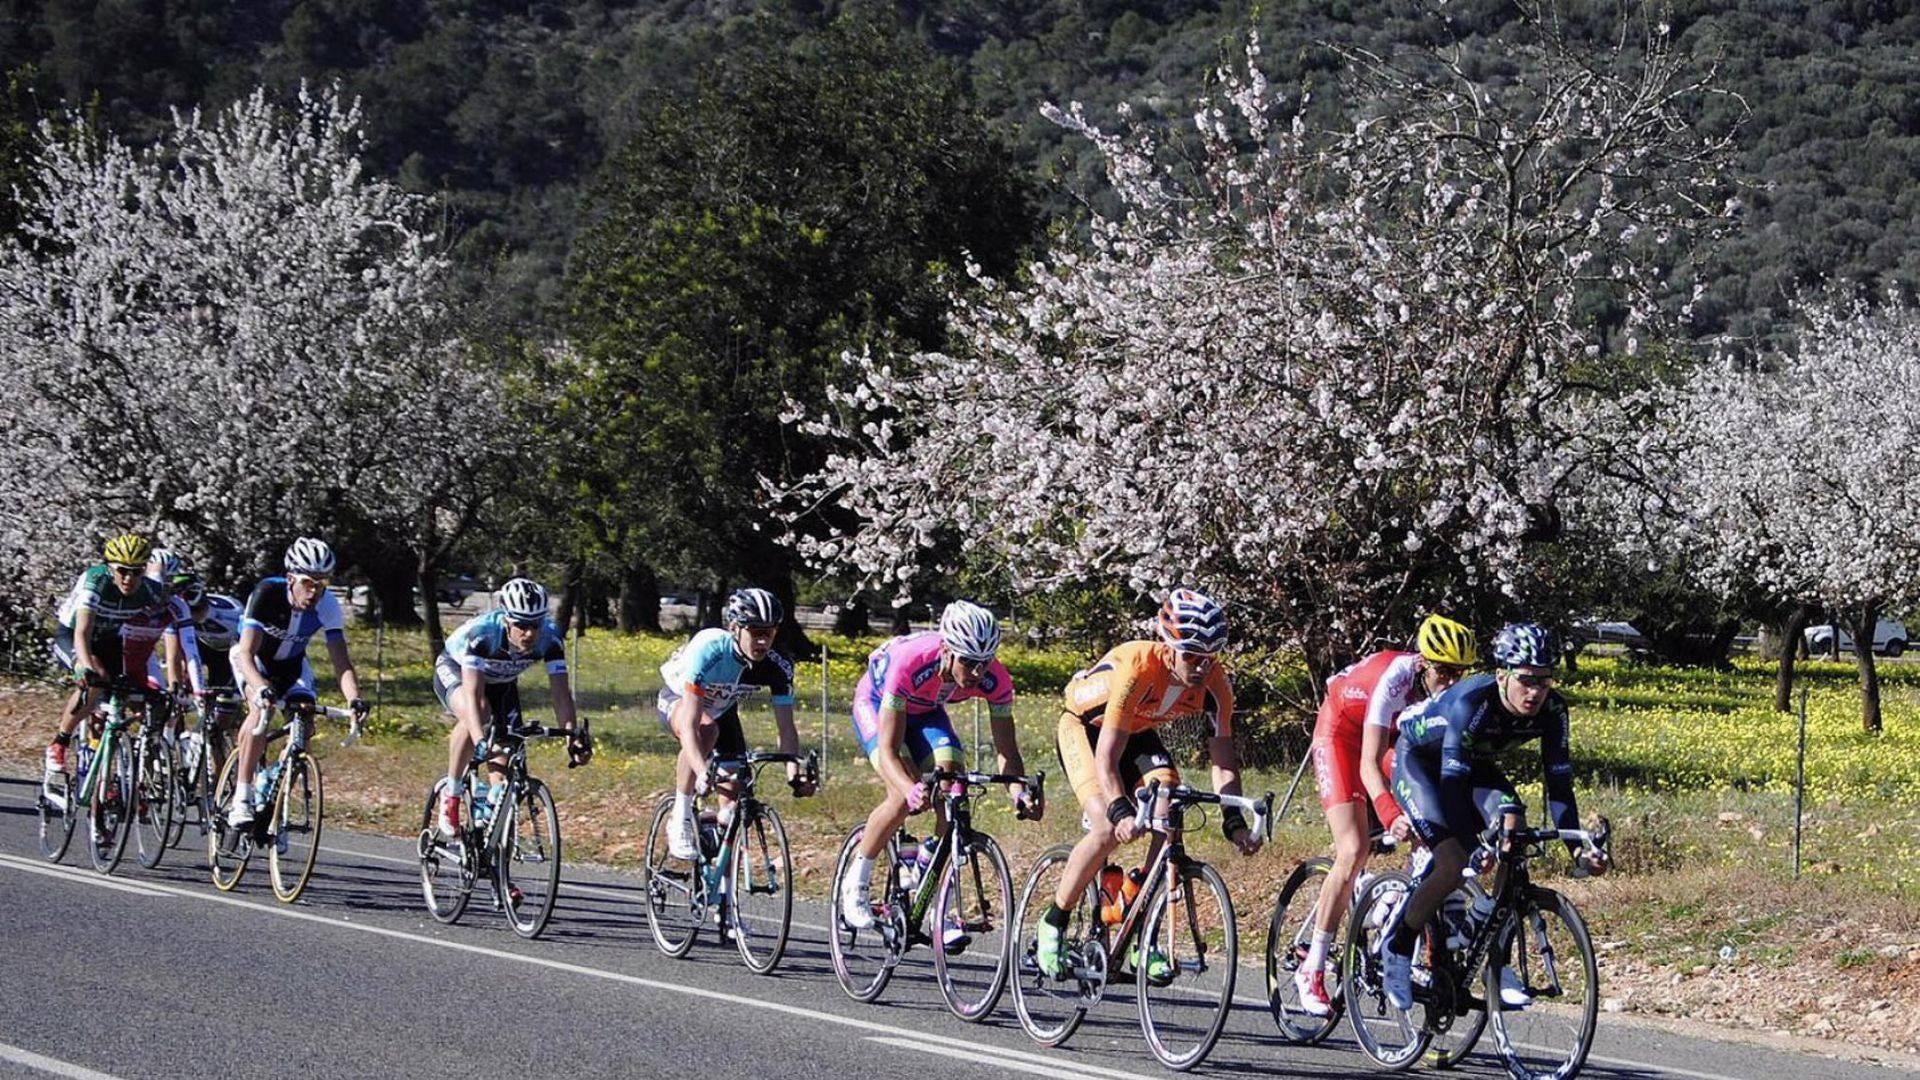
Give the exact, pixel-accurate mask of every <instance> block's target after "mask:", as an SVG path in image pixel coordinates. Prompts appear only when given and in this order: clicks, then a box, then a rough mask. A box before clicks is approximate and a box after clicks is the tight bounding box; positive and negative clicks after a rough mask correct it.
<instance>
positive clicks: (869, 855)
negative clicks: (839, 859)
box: [840, 600, 1043, 948]
mask: <svg viewBox="0 0 1920 1080" xmlns="http://www.w3.org/2000/svg"><path fill="white" fill-rule="evenodd" d="M999 648H1000V627H999V625H998V623H996V622H995V621H994V618H993V613H992V612H990V611H988V610H987V609H986V608H983V607H981V606H979V605H978V604H971V603H968V602H967V601H965V600H956V601H954V602H953V603H951V604H948V605H947V608H946V611H944V612H943V613H941V616H940V629H939V630H938V631H932V630H929V631H925V632H922V633H918V634H906V635H903V636H901V637H896V638H893V639H892V640H890V641H888V642H886V643H885V644H883V645H881V646H880V647H879V648H877V649H875V650H874V651H873V655H871V656H870V657H868V658H867V671H866V673H865V674H864V675H862V676H861V677H860V684H859V685H858V686H857V687H855V688H854V692H853V730H854V734H855V735H856V736H857V737H858V738H859V740H860V749H861V752H863V753H865V754H866V755H867V760H868V761H869V762H871V763H872V765H873V768H874V771H876V772H878V773H879V774H880V778H881V780H883V781H884V782H885V783H886V789H887V790H886V797H885V798H883V799H881V800H880V805H878V806H876V807H874V809H873V813H872V814H871V815H869V816H868V818H867V831H866V835H865V836H864V837H863V838H862V840H861V842H860V847H859V849H858V851H857V852H856V853H855V855H854V859H853V863H852V865H851V866H850V867H849V870H848V873H847V875H846V877H845V878H843V879H842V880H841V890H840V903H841V909H842V915H843V917H844V918H845V920H846V922H847V925H849V926H851V927H853V928H854V929H857V930H864V929H866V928H868V927H870V926H872V925H873V921H874V918H873V905H872V903H871V901H870V898H869V897H870V884H871V882H872V880H873V864H874V860H876V859H878V858H879V857H880V853H881V852H882V851H883V850H885V849H886V846H887V841H888V840H890V839H891V838H892V837H893V834H894V831H895V830H896V829H898V828H899V827H900V826H901V824H902V823H904V822H905V821H906V819H907V815H909V814H917V813H919V812H920V811H922V810H924V809H926V807H927V802H928V796H927V789H926V787H925V786H924V785H922V784H921V783H920V773H921V771H922V770H924V769H927V768H930V767H938V766H945V767H949V768H953V769H960V768H962V767H963V766H962V764H961V761H962V756H961V747H960V739H959V737H958V736H957V735H955V734H954V730H953V721H952V719H951V718H950V717H948V716H947V710H946V706H947V704H948V703H949V702H958V701H966V700H968V699H971V698H984V699H986V702H987V708H988V711H989V714H990V715H991V716H992V719H993V745H994V751H995V753H996V754H997V756H998V758H999V764H998V769H999V771H1000V772H1001V773H1002V774H1014V773H1017V774H1022V775H1024V774H1025V773H1026V762H1025V761H1024V760H1023V759H1022V758H1021V756H1020V744H1019V742H1018V741H1017V740H1016V739H1015V738H1014V732H1013V677H1012V676H1010V675H1008V674H1007V669H1006V666H1005V665H1004V664H1002V663H1000V661H999V660H997V659H995V658H994V655H995V653H997V652H998V651H999ZM903 751H904V752H905V753H904V754H903ZM1008 794H1009V795H1011V796H1012V797H1013V800H1014V803H1015V804H1016V805H1017V806H1019V807H1021V808H1022V811H1023V813H1024V814H1025V816H1029V817H1033V818H1038V817H1039V816H1040V813H1041V811H1042V809H1043V808H1042V807H1041V806H1040V805H1039V803H1038V801H1037V800H1034V799H1033V798H1032V797H1031V795H1030V793H1029V792H1028V791H1027V790H1026V786H1025V785H1024V784H1011V785H1008ZM943 943H944V944H945V945H947V946H948V947H949V948H951V947H953V946H954V945H956V944H957V942H956V941H954V940H951V939H947V940H944V941H943Z"/></svg>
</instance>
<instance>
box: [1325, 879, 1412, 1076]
mask: <svg viewBox="0 0 1920 1080" xmlns="http://www.w3.org/2000/svg"><path fill="white" fill-rule="evenodd" d="M1412 891H1413V881H1412V879H1410V878H1408V877H1407V875H1405V874H1402V873H1400V872H1398V871H1393V872H1390V873H1385V874H1380V875H1378V876H1376V877H1375V878H1374V879H1373V880H1372V881H1371V882H1369V883H1368V885H1367V887H1366V890H1365V891H1363V892H1362V893H1361V894H1360V898H1359V899H1358V900H1356V901H1355V902H1354V905H1353V912H1352V914H1350V915H1349V916H1348V918H1347V945H1346V955H1345V956H1344V957H1342V958H1341V986H1342V992H1343V994H1344V995H1345V997H1346V1008H1347V1015H1348V1016H1349V1017H1351V1018H1352V1019H1353V1034H1354V1038H1355V1039H1356V1040H1358V1041H1359V1043H1360V1049H1361V1050H1364V1051H1365V1052H1366V1055H1367V1056H1368V1057H1370V1058H1372V1059H1373V1060H1374V1061H1375V1062H1376V1063H1378V1064H1379V1065H1380V1066H1382V1067H1383V1068H1386V1069H1390V1070H1393V1071H1395V1072H1398V1071H1400V1070H1402V1069H1406V1068H1410V1067H1412V1065H1413V1063H1414V1062H1416V1061H1418V1060H1420V1055H1421V1054H1424V1053H1426V1051H1427V1043H1428V1042H1429V1041H1430V1040H1431V1039H1432V1038H1433V1034H1432V1032H1430V1031H1428V1030H1427V1024H1426V1019H1425V1016H1426V1014H1425V1009H1426V1006H1425V1005H1424V1004H1423V1003H1422V1002H1421V1000H1420V996H1421V995H1422V994H1423V993H1425V990H1424V989H1423V988H1422V987H1420V986H1419V985H1417V976H1418V974H1419V971H1420V969H1421V967H1422V966H1423V961H1422V957H1421V956H1415V957H1414V967H1415V975H1416V985H1415V987H1414V1002H1413V1007H1412V1008H1410V1009H1397V1008H1395V1007H1394V1004H1393V1002H1391V1001H1389V1000H1387V992H1386V989H1385V986H1384V984H1383V981H1382V978H1381V973H1380V948H1381V946H1382V945H1384V944H1385V943H1386V940H1387V937H1388V936H1389V935H1390V934H1392V933H1393V927H1394V926H1395V924H1396V923H1398V922H1399V919H1400V909H1401V907H1403V906H1404V905H1405V904H1406V902H1407V896H1408V895H1409V894H1410V893H1411V892H1412ZM1416 952H1419V953H1423V954H1424V952H1425V947H1424V944H1423V945H1422V946H1421V947H1420V948H1418V949H1417V950H1416Z"/></svg>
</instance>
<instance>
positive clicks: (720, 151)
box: [552, 13, 1036, 608]
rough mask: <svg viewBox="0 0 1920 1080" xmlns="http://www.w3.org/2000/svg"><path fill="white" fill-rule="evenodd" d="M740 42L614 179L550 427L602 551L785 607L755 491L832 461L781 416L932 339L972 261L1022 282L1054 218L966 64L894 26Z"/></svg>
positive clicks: (609, 180)
mask: <svg viewBox="0 0 1920 1080" xmlns="http://www.w3.org/2000/svg"><path fill="white" fill-rule="evenodd" d="M730 36H731V40H730V41H728V42H727V44H726V47H725V49H724V51H723V52H721V53H720V54H719V55H718V56H716V57H715V59H714V61H713V62H712V63H711V64H710V65H709V66H708V68H707V70H706V73H705V75H704V77H703V78H702V79H701V80H700V81H699V83H698V85H697V86H696V87H695V88H694V90H693V91H692V93H691V94H689V95H684V96H676V97H673V98H668V97H665V96H657V97H655V98H652V99H651V100H648V101H646V102H643V103H642V104H641V106H640V107H639V109H638V114H637V115H636V116H635V117H634V118H633V122H632V125H631V131H632V137H631V139H630V141H629V142H628V144H627V146H626V147H625V149H623V150H622V151H621V152H620V153H619V154H618V155H616V157H615V159H614V161H613V162H612V163H611V165H610V167H609V168H608V169H607V171H606V173H605V175H604V176H603V178H602V180H601V182H600V184H599V186H598V188H597V191H596V194H595V199H594V204H593V212H594V213H595V215H596V218H595V220H594V221H593V223H592V224H591V225H590V226H589V227H588V228H587V230H586V231H585V233H584V234H583V236H582V237H581V239H580V241H579V243H578V244H577V246H576V250H575V256H574V267H573V274H572V277H571V281H570V295H571V300H572V304H571V311H572V331H573V340H574V341H575V343H576V346H577V351H578V354H577V356H575V357H573V358H572V360H571V361H570V364H571V368H570V370H568V371H567V372H566V378H565V379H564V380H563V384H564V385H563V388H562V389H561V390H560V392H559V395H558V401H557V402H556V403H555V405H554V407H553V409H552V417H553V420H554V423H555V426H556V427H563V426H567V425H571V426H572V430H571V431H569V432H568V434H567V435H566V436H565V441H566V444H567V449H568V451H569V454H568V456H567V457H566V458H565V459H563V460H562V461H561V462H560V468H561V469H563V470H564V471H565V473H566V478H568V479H571V480H572V481H573V489H574V491H575V493H576V495H577V496H580V498H578V501H577V502H574V503H571V504H569V505H568V506H567V510H568V511H569V512H571V513H572V514H573V516H574V518H575V524H576V526H577V527H576V528H575V529H574V531H573V535H574V537H575V539H576V540H577V541H578V542H580V543H581V544H582V545H583V549H584V551H583V553H584V554H588V555H592V556H600V557H604V556H606V555H609V554H611V555H614V556H615V557H617V558H618V559H620V560H622V561H624V562H625V563H626V566H627V568H628V569H629V570H631V569H632V568H633V567H635V566H636V565H637V564H640V563H645V564H647V565H648V566H650V567H651V568H653V569H657V570H658V571H659V572H660V574H662V575H663V576H668V577H674V578H678V579H681V580H685V581H689V582H690V583H692V582H696V581H699V582H702V583H704V584H706V585H709V586H712V587H715V588H716V589H718V588H722V587H725V586H728V585H732V584H738V583H741V582H746V581H753V582H756V583H759V584H763V585H765V586H767V587H769V588H772V589H774V590H775V591H776V592H777V593H779V594H781V595H782V596H783V597H784V598H786V599H787V600H788V602H789V603H788V606H789V608H791V606H792V604H791V601H792V598H793V595H794V590H793V572H794V569H795V561H794V557H793V555H792V554H791V553H790V552H789V551H788V549H787V548H786V547H785V546H784V544H783V543H782V542H781V535H782V533H783V531H784V530H783V527H782V526H781V525H779V524H778V523H777V522H776V520H775V519H774V517H773V516H772V515H771V514H770V513H769V512H768V510H767V507H766V499H765V498H764V494H763V490H762V486H761V479H760V478H761V477H770V478H776V479H777V478H784V477H788V476H793V475H797V474H799V473H801V472H805V471H807V470H809V469H811V468H814V467H816V466H817V464H818V462H819V458H820V455H821V452H822V450H821V446H820V445H819V444H818V443H817V442H816V441H814V440H813V439H811V438H810V437H807V436H804V435H802V434H800V433H798V432H797V431H796V430H795V429H794V428H793V427H792V426H791V425H790V424H788V423H786V422H784V421H783V419H782V413H783V412H784V411H785V410H786V408H787V407H788V406H787V402H788V401H789V400H790V399H792V400H798V401H801V402H806V403H810V404H813V405H819V404H820V403H822V402H823V401H824V398H825V395H824V387H825V385H826V384H827V383H828V382H830V381H833V380H835V379H836V378H837V375H838V372H839V363H840V361H839V357H840V356H841V354H842V352H843V351H844V350H848V349H858V348H860V347H862V346H863V345H868V344H873V343H876V342H882V341H904V342H908V343H910V344H912V345H914V346H917V347H920V348H933V347H937V345H938V344H939V343H940V341H941V340H942V338H943V335H944V333H945V327H944V317H945V312H946V304H947V294H946V286H947V285H949V284H950V283H951V280H952V278H953V277H954V275H957V274H959V273H961V266H962V264H963V261H964V260H967V259H971V260H974V261H976V262H978V263H980V264H981V265H984V266H986V267H987V268H988V269H989V270H990V271H991V272H994V273H999V274H1004V273H1007V272H1009V271H1010V270H1011V269H1012V267H1013V265H1014V258H1015V256H1016V255H1017V253H1018V252H1019V251H1020V250H1021V249H1022V247H1023V246H1024V245H1025V244H1027V243H1028V242H1029V240H1030V239H1031V238H1032V237H1033V236H1034V235H1035V231H1036V225H1035V219H1034V217H1033V214H1032V211H1031V209H1030V205H1031V204H1030V199H1029V197H1028V192H1027V191H1026V190H1025V188H1024V185H1023V182H1022V181H1021V180H1020V179H1019V177H1018V173H1017V171H1016V168H1015V164H1014V162H1013V160H1012V158H1011V156H1010V154H1009V152H1008V151H1007V150H1006V149H1005V148H1004V147H1003V146H1002V144H1001V143H1000V142H999V141H998V139H997V138H996V136H995V134H994V132H992V131H991V130H990V129H989V127H988V125H987V124H986V122H985V121H984V120H982V119H981V117H980V116H979V115H978V113H977V112H976V111H975V109H974V107H973V106H972V104H971V101H970V99H969V97H968V94H967V90H966V86H965V84H964V81H963V79H962V78H961V76H960V74H959V72H958V71H957V70H956V69H955V68H954V67H952V66H950V65H948V64H947V63H945V62H943V61H940V60H939V59H937V58H936V57H934V56H933V55H932V54H931V53H930V52H929V51H928V50H927V49H926V47H925V46H923V45H921V44H919V43H918V42H917V41H915V40H913V39H911V38H909V37H906V36H904V35H902V34H900V33H899V32H898V31H896V30H895V29H894V28H893V26H892V24H891V22H890V21H882V20H880V19H878V18H875V17H869V16H867V15H864V14H860V13H852V14H845V15H842V16H841V17H839V18H838V19H836V20H834V21H833V22H831V23H830V24H828V25H827V26H825V27H824V28H822V29H820V30H818V31H815V32H811V33H803V34H799V35H797V36H795V35H793V34H792V33H791V26H790V25H789V24H787V23H784V22H781V21H778V20H772V19H765V20H759V21H755V22H753V23H751V24H749V25H748V26H747V27H745V28H744V30H742V31H740V32H738V33H736V34H733V35H730Z"/></svg>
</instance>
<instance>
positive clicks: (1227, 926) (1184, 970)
mask: <svg viewBox="0 0 1920 1080" xmlns="http://www.w3.org/2000/svg"><path fill="white" fill-rule="evenodd" d="M1177 873H1178V877H1177V878H1176V880H1175V881H1174V882H1173V885H1172V887H1167V886H1165V885H1163V886H1162V887H1160V888H1158V889H1155V890H1153V895H1152V896H1151V897H1150V898H1149V899H1148V905H1149V906H1148V908H1147V915H1146V920H1145V921H1144V923H1143V924H1142V926H1141V929H1140V936H1139V941H1140V942H1142V943H1144V944H1145V950H1144V955H1140V956H1138V957H1137V959H1136V960H1135V962H1134V964H1133V966H1134V968H1135V977H1134V985H1135V987H1136V988H1137V989H1138V991H1139V992H1138V994H1137V995H1136V1000H1138V1002H1139V1003H1140V1030H1141V1032H1142V1033H1144V1034H1145V1035H1146V1037H1147V1045H1148V1046H1149V1047H1151V1048H1152V1049H1153V1056H1154V1057H1157V1058H1159V1059H1160V1063H1161V1064H1163V1065H1165V1066H1166V1067H1167V1068H1169V1069H1173V1070H1176V1071H1179V1072H1185V1071H1186V1070H1188V1069H1191V1068H1193V1067H1194V1066H1195V1065H1198V1064H1200V1063H1201V1062H1202V1061H1205V1060H1206V1059H1207V1055H1208V1054H1210V1053H1212V1052H1213V1047H1214V1044H1215V1043H1217V1042H1219V1041H1220V1032H1221V1030H1222V1029H1224V1028H1225V1027H1226V1026H1227V1016H1228V1014H1229V1013H1231V1012H1232V1011H1233V984H1234V981H1235V977H1236V975H1237V974H1238V973H1239V970H1240V931H1239V929H1238V927H1237V926H1236V925H1235V923H1234V918H1233V897H1232V895H1231V894H1229V893H1228V892H1227V881H1226V879H1225V878H1223V877H1221V876H1220V871H1218V870H1215V869H1214V868H1213V867H1211V866H1209V865H1207V864H1206V863H1188V864H1186V865H1185V866H1182V867H1180V868H1179V870H1178V871H1177ZM1138 951H1139V947H1138V946H1136V952H1138ZM1155 953H1158V954H1160V955H1161V956H1163V957H1165V962H1166V965H1167V974H1166V975H1165V976H1164V977H1160V976H1156V975H1155V974H1153V969H1154V967H1155V966H1156V965H1155V963H1154V954H1155Z"/></svg>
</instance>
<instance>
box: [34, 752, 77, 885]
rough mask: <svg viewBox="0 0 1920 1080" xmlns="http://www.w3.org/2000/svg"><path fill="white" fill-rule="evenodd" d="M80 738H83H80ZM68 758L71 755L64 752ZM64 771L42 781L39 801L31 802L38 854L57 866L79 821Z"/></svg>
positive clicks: (72, 788)
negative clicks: (35, 809) (36, 815)
mask: <svg viewBox="0 0 1920 1080" xmlns="http://www.w3.org/2000/svg"><path fill="white" fill-rule="evenodd" d="M83 737H84V736H83ZM67 752H68V754H69V755H72V754H74V751H72V750H68V751H67ZM71 769H72V766H71V765H69V766H68V767H67V769H62V770H61V771H60V772H57V773H54V774H53V775H51V776H48V777H45V778H44V779H43V780H42V781H41V784H40V792H39V797H38V798H36V799H34V803H35V805H36V806H37V807H38V808H39V811H40V854H41V856H42V857H44V858H45V859H46V860H47V861H48V862H59V861H60V860H61V859H62V858H64V857H65V856H66V854H67V845H69V844H71V843H73V824H74V822H75V821H78V820H79V812H78V808H77V807H75V806H74V794H75V793H76V792H77V791H78V790H79V784H78V783H76V782H75V780H74V777H73V773H72V772H71V771H69V770H71Z"/></svg>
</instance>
